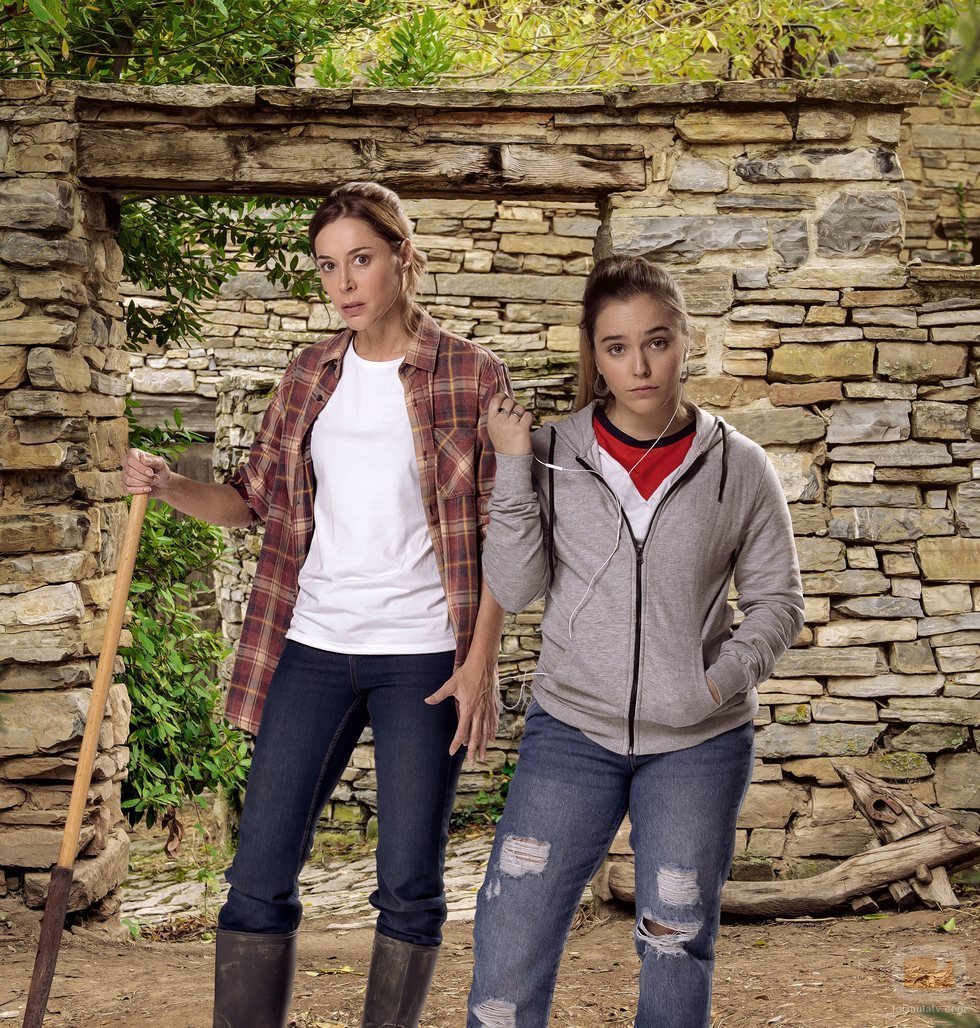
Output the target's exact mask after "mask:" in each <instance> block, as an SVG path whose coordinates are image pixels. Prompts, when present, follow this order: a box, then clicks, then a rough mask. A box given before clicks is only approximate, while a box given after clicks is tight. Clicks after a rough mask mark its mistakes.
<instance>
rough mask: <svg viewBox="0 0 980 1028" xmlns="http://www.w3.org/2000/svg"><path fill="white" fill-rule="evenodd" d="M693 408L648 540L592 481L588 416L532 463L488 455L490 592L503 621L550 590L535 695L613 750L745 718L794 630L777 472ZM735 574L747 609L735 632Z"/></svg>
mask: <svg viewBox="0 0 980 1028" xmlns="http://www.w3.org/2000/svg"><path fill="white" fill-rule="evenodd" d="M695 410H696V418H697V422H696V431H695V436H694V440H693V442H692V444H691V448H690V450H689V451H688V454H687V456H686V457H685V459H684V462H683V463H682V464H681V466H680V468H679V469H678V472H677V474H676V476H675V478H674V480H673V482H672V484H671V485H670V486H669V487H668V488H667V489H666V491H665V492H664V494H663V496H662V498H661V500H660V502H659V505H658V506H657V509H656V512H655V514H654V516H653V521H652V522H651V524H650V529H649V531H648V532H647V535H646V538H643V539H636V538H635V537H634V535H633V532H632V530H631V528H630V526H629V523H628V521H626V518H625V515H621V510H620V507H619V504H618V502H617V498H616V496H615V494H614V492H613V490H612V489H611V488H610V487H609V486H608V485H607V484H606V482H605V481H604V480H603V478H602V476H601V474H600V473H599V470H598V469H599V458H598V443H597V442H596V438H595V432H594V431H593V428H592V414H593V408H592V406H589V407H586V408H584V409H583V410H581V411H578V412H577V413H576V414H573V415H572V416H571V417H568V418H566V419H565V420H563V421H560V422H558V423H557V424H555V425H554V426H545V427H543V428H541V429H538V430H537V431H536V432H534V434H533V436H532V446H533V449H534V454H535V456H536V457H537V458H538V460H534V459H533V458H532V457H531V456H508V455H506V454H498V455H497V477H496V483H495V485H494V490H493V497H492V499H491V501H490V525H489V528H488V531H487V538H486V542H485V544H484V550H483V568H484V573H485V575H486V578H487V582H488V583H489V586H490V589H491V591H492V592H493V595H494V597H495V598H496V599H497V602H498V603H500V604H501V606H503V607H504V608H506V609H507V610H509V611H519V610H522V609H523V608H524V607H526V606H527V605H528V604H529V603H530V602H531V601H532V600H534V599H537V598H538V597H539V596H541V595H543V594H545V593H547V600H546V604H545V613H544V619H543V621H542V624H541V635H542V644H541V656H540V660H539V662H538V667H537V674H536V675H535V677H534V679H533V682H532V692H533V695H534V697H535V699H536V700H537V701H538V703H539V704H540V705H541V707H542V708H543V709H544V710H545V711H547V712H548V713H549V714H551V715H552V716H553V717H556V718H558V719H559V720H560V721H563V722H565V723H566V724H569V725H572V726H574V727H576V728H579V729H580V730H581V731H582V732H584V733H585V734H586V735H587V736H589V737H590V738H591V739H593V740H594V741H595V742H597V743H599V744H600V745H602V746H605V747H606V748H607V749H609V750H612V751H614V752H616V753H622V754H627V753H629V754H633V753H636V754H642V753H662V752H666V751H668V750H675V749H681V748H682V747H685V746H693V745H695V744H697V743H699V742H703V741H704V740H705V739H709V738H711V737H712V736H714V735H718V734H720V733H721V732H725V731H728V730H729V729H731V728H735V727H737V726H738V725H741V724H744V723H745V722H746V721H749V720H751V719H752V718H753V717H754V716H755V713H756V711H757V710H758V698H757V695H756V692H755V687H756V685H758V683H759V682H761V681H764V680H765V679H766V678H768V677H769V675H770V673H771V672H772V669H773V665H774V664H775V663H776V660H777V658H778V657H779V656H780V654H782V653H783V652H784V651H785V650H786V649H787V647H789V646H790V645H792V643H793V641H794V640H795V639H796V637H797V635H798V634H799V632H800V629H801V628H802V626H803V591H802V587H801V584H800V572H799V565H798V562H797V557H796V547H795V546H794V543H793V530H792V526H791V523H790V517H789V510H788V508H787V506H786V500H785V498H784V496H783V492H782V489H781V488H780V485H779V481H778V479H777V478H776V473H775V471H774V470H773V467H772V464H771V463H770V461H769V458H768V457H767V456H766V454H765V451H764V450H763V449H762V448H761V447H760V446H758V445H757V444H756V443H754V442H752V441H751V440H750V439H747V438H746V437H745V436H743V435H740V434H739V433H738V432H736V431H735V430H734V429H733V428H732V427H731V426H730V425H727V424H726V423H725V422H723V421H722V420H721V419H720V418H717V417H715V416H713V415H711V414H708V413H706V412H705V411H703V410H701V409H699V408H696V409H695ZM542 462H544V463H542ZM545 463H547V464H553V465H555V466H556V468H560V469H561V470H556V469H553V468H548V467H546V466H545ZM620 516H622V517H623V522H624V523H623V525H622V531H621V532H620V533H619V542H618V544H617V545H616V549H615V551H614V552H611V551H613V545H614V543H616V538H617V531H618V522H619V518H620ZM607 558H609V559H608V563H606V564H605V567H604V568H602V565H603V562H604V561H606V560H607ZM600 568H602V570H601V571H600ZM597 572H598V574H597ZM733 572H734V575H735V587H736V590H737V592H738V595H739V600H738V606H739V609H740V610H741V611H742V613H743V614H744V620H743V621H742V622H741V624H740V625H739V626H738V627H737V628H736V629H734V630H733V628H732V620H733V616H734V611H733V610H732V607H731V606H730V604H729V603H728V589H729V583H730V581H731V578H732V574H733ZM593 578H594V579H595V580H594V581H592V580H593ZM590 582H591V586H590ZM573 612H575V614H574V619H573V620H572V625H571V631H569V619H570V618H572V614H573ZM706 675H708V676H710V677H711V680H712V681H713V682H714V684H715V686H716V687H717V690H718V693H719V695H720V696H721V703H720V704H719V703H716V702H715V700H714V698H713V697H712V695H711V692H710V690H709V688H708V684H707V681H706V679H705V676H706Z"/></svg>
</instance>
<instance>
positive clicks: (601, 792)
mask: <svg viewBox="0 0 980 1028" xmlns="http://www.w3.org/2000/svg"><path fill="white" fill-rule="evenodd" d="M753 735H754V732H753V726H752V724H751V722H748V723H746V724H744V725H742V726H740V727H739V728H734V729H732V730H731V731H729V732H725V733H723V734H722V735H718V736H715V737H714V738H712V739H708V740H706V741H705V742H702V743H699V744H698V745H697V746H692V747H690V748H688V749H682V750H675V751H673V752H670V753H655V754H650V755H647V756H636V757H633V758H632V759H631V758H629V757H624V756H620V755H619V754H616V753H612V752H610V751H609V750H607V749H605V748H604V747H602V746H600V745H598V744H597V743H594V742H592V741H591V740H590V739H589V738H587V737H586V736H585V735H583V734H582V732H580V731H579V730H578V729H576V728H571V727H570V726H568V725H566V724H564V723H562V722H561V721H558V720H556V719H555V718H553V717H551V716H550V715H549V714H547V713H545V712H544V711H543V710H542V709H541V708H540V707H539V706H538V704H537V703H534V702H532V704H531V706H530V708H529V709H528V712H527V726H526V728H525V732H524V738H523V740H522V742H521V747H520V760H519V761H518V764H517V771H516V772H515V774H514V780H513V782H512V783H511V786H510V791H509V793H508V795H507V805H506V808H505V809H504V814H503V817H502V818H501V821H500V824H499V825H498V826H497V837H496V839H495V841H494V846H493V853H492V854H491V856H490V863H489V865H488V867H487V875H486V879H485V881H484V884H483V888H482V889H481V890H480V895H479V898H478V901H477V911H476V924H475V927H474V959H475V967H474V974H473V987H472V989H471V991H470V998H469V1006H468V1017H467V1022H466V1024H467V1028H546V1025H547V1024H548V1017H549V1013H550V1010H551V1001H552V995H553V993H554V988H555V980H556V978H557V977H558V965H559V963H560V961H561V955H562V950H563V949H564V946H565V941H566V939H567V938H568V932H569V929H570V927H571V923H572V918H573V916H574V914H575V911H576V909H577V907H578V904H579V901H580V899H581V897H582V892H583V890H584V889H585V886H586V885H587V884H588V882H589V881H590V880H591V878H592V877H593V875H594V874H595V873H596V871H597V870H598V869H599V866H600V865H601V863H602V861H603V859H604V858H605V856H606V852H607V851H608V849H609V845H610V843H611V842H612V839H613V837H614V835H615V834H616V831H617V829H618V828H619V825H620V824H621V822H622V820H623V816H624V814H625V813H626V811H627V810H629V813H630V819H631V821H632V834H631V842H632V845H633V850H634V853H635V855H636V911H637V920H636V926H635V931H634V941H635V944H636V951H637V953H638V955H639V957H640V960H641V964H640V999H639V1006H638V1008H637V1014H636V1028H707V1026H708V1024H709V1022H710V1018H711V974H712V970H713V967H714V941H715V937H716V935H717V933H718V922H719V918H720V911H721V887H722V885H723V884H724V882H725V879H726V878H727V877H728V871H729V868H730V866H731V862H732V857H733V855H734V850H735V820H736V818H737V816H738V809H739V807H740V806H741V804H742V800H743V799H744V798H745V793H746V791H747V789H748V785H749V780H750V778H751V776H752V764H753ZM664 929H672V930H673V931H672V932H670V933H668V934H660V933H661V932H663V930H664Z"/></svg>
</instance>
